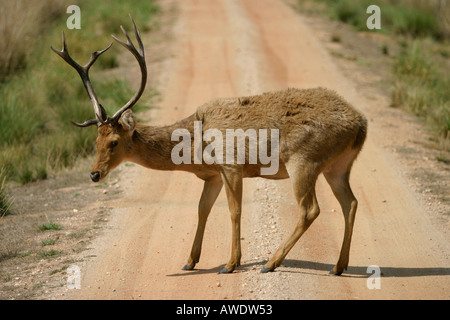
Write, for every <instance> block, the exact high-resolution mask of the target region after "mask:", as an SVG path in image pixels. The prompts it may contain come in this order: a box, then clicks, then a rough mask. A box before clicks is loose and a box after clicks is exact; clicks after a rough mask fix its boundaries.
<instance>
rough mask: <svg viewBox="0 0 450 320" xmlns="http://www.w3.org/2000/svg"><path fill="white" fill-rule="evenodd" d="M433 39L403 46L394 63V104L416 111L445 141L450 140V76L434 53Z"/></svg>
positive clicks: (443, 63) (416, 41) (442, 62)
mask: <svg viewBox="0 0 450 320" xmlns="http://www.w3.org/2000/svg"><path fill="white" fill-rule="evenodd" d="M432 47H433V44H432V43H430V40H414V41H410V42H408V43H405V44H404V45H403V48H402V50H401V52H400V53H399V54H398V55H397V57H396V59H395V64H394V70H393V71H394V76H395V80H394V86H393V89H392V106H394V107H401V108H404V109H408V110H410V111H412V112H413V113H414V114H415V115H417V116H418V117H419V118H421V119H422V120H423V121H424V122H425V123H426V124H428V125H429V127H431V128H433V130H434V131H436V133H437V134H438V135H439V136H441V137H442V138H443V139H445V140H447V141H448V140H449V139H450V134H449V133H450V90H449V88H450V75H449V73H448V69H447V68H448V66H447V68H446V67H445V61H441V60H440V59H437V57H436V56H435V55H434V54H433V53H431V52H430V48H432Z"/></svg>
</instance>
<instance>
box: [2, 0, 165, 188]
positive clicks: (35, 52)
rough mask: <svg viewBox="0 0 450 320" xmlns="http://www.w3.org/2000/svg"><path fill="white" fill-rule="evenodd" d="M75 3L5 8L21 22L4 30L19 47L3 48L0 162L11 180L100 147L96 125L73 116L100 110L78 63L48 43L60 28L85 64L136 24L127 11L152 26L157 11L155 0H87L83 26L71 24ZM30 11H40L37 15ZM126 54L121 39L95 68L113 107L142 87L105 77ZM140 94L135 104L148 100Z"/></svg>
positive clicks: (102, 95) (45, 171)
mask: <svg viewBox="0 0 450 320" xmlns="http://www.w3.org/2000/svg"><path fill="white" fill-rule="evenodd" d="M73 2H74V1H70V3H69V1H56V0H46V1H25V0H17V1H6V3H8V5H6V6H5V7H2V13H1V15H2V16H3V17H6V16H8V17H11V18H9V19H10V20H11V21H16V23H12V22H11V25H8V24H6V23H4V24H1V27H0V28H3V29H4V30H1V29H0V31H1V32H0V34H1V35H2V36H1V37H2V41H0V43H2V42H3V43H5V39H6V38H5V36H3V35H6V36H7V37H9V38H7V42H8V43H9V44H8V49H9V48H14V50H13V53H14V54H11V53H7V52H3V51H2V50H0V128H1V130H0V167H2V168H4V170H5V172H7V174H6V178H7V179H8V180H12V181H17V182H19V183H27V182H31V181H35V180H39V179H45V178H47V177H49V175H51V174H52V173H54V172H57V171H58V170H59V169H61V168H64V167H70V166H72V165H74V164H75V163H76V162H77V161H78V159H79V158H80V157H85V156H87V155H89V154H92V153H93V152H94V150H95V136H96V130H95V128H92V127H91V128H88V129H80V128H77V127H75V126H73V125H72V124H71V123H70V121H69V120H75V121H78V122H82V121H84V120H85V119H88V118H93V110H92V106H91V104H90V101H89V98H88V97H87V94H86V92H85V89H84V87H83V85H82V82H81V80H80V79H79V77H78V75H77V73H76V72H75V70H73V69H72V68H70V66H68V65H67V64H66V63H65V62H64V61H62V60H61V58H59V57H58V56H57V55H55V54H54V53H52V52H51V50H50V48H49V47H50V45H52V46H53V47H55V48H56V49H60V48H61V46H62V45H61V32H62V31H63V30H64V32H65V34H66V40H67V44H68V48H69V50H70V52H71V55H72V57H73V58H74V59H75V60H76V61H79V62H80V64H84V63H86V61H87V60H88V59H89V57H90V54H91V53H92V52H93V51H95V50H99V49H103V48H104V47H106V46H107V45H108V44H109V43H110V42H111V41H112V39H111V36H110V35H111V34H113V33H114V34H116V35H118V36H119V37H120V38H123V35H122V33H121V31H120V28H119V26H120V25H123V26H124V27H125V28H126V29H127V30H129V31H131V30H132V28H131V22H130V21H129V18H128V13H130V14H131V15H132V16H133V19H134V20H135V22H136V24H137V25H138V26H139V27H140V30H141V31H145V30H148V29H149V28H150V27H149V26H152V25H154V23H153V24H152V23H151V22H149V21H152V19H153V17H154V16H155V14H156V13H157V12H158V7H157V6H156V5H155V3H154V1H149V0H141V1H133V2H131V1H101V2H100V1H82V0H80V1H75V2H76V3H77V4H78V5H79V6H80V8H81V17H82V20H81V30H68V29H67V27H66V19H67V17H68V15H67V14H66V12H65V11H66V8H67V6H68V5H69V4H73ZM31 12H34V13H35V14H34V15H33V16H30V14H31ZM16 29H20V32H19V31H17V30H16ZM37 35H39V37H37ZM33 39H35V40H33ZM122 53H124V51H123V48H122V47H121V46H118V45H113V47H112V48H111V49H110V50H109V51H108V52H107V53H105V54H104V55H102V56H101V57H100V58H99V59H98V61H97V62H96V64H95V66H94V67H92V69H91V79H92V82H93V85H94V88H95V90H96V93H97V96H98V97H99V99H100V101H101V102H102V104H103V105H104V106H105V108H106V109H107V111H108V112H109V113H113V112H114V111H116V110H117V108H119V107H120V106H121V105H123V104H124V103H125V102H126V101H127V100H128V99H129V98H130V97H131V96H132V95H133V94H134V90H135V88H130V86H129V85H128V84H127V83H126V82H125V80H121V79H118V78H114V77H111V76H110V75H109V76H104V75H105V74H106V72H109V70H111V69H113V68H116V67H117V66H118V55H119V54H122ZM108 74H111V72H109V73H108ZM148 91H149V90H148ZM110 92H114V93H115V94H114V95H111V94H110ZM141 100H142V101H143V102H140V106H138V105H137V106H136V107H137V108H136V109H139V107H140V109H141V110H142V108H145V107H148V94H144V97H143V99H141ZM146 100H147V103H146V102H145V101H146Z"/></svg>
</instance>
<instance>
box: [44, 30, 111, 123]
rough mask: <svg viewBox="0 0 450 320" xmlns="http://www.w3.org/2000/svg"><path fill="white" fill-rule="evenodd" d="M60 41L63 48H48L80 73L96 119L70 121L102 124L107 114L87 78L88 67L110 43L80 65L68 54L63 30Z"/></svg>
mask: <svg viewBox="0 0 450 320" xmlns="http://www.w3.org/2000/svg"><path fill="white" fill-rule="evenodd" d="M62 41H63V49H62V50H61V51H58V50H56V49H55V48H53V47H50V48H51V49H52V50H53V51H54V52H55V53H56V54H57V55H59V56H60V57H61V58H63V59H64V60H65V61H66V62H67V63H68V64H70V65H71V66H72V67H73V68H74V69H75V70H77V71H78V74H79V75H80V77H81V80H82V81H83V84H84V87H85V88H86V91H87V93H88V95H89V98H90V99H91V102H92V105H93V106H94V112H95V117H96V118H97V119H91V120H86V121H85V122H84V123H82V124H80V123H76V122H73V121H72V123H73V124H75V125H77V126H79V127H87V126H90V125H93V124H97V123H100V124H104V123H105V121H106V120H107V115H106V112H105V109H103V107H102V106H101V105H100V103H99V102H98V98H97V96H96V95H95V92H94V88H93V87H92V84H91V81H90V79H89V68H90V67H91V66H92V65H93V64H94V62H95V61H96V60H97V58H98V57H99V56H100V55H101V54H102V53H104V52H105V51H106V50H108V49H109V48H111V46H112V43H111V44H110V45H109V46H108V47H106V48H105V49H103V50H101V51H95V52H93V53H92V55H91V59H90V60H89V62H88V63H87V64H86V65H84V66H81V65H79V64H78V63H77V62H75V60H73V59H72V57H71V56H70V55H69V51H68V50H67V44H66V37H65V35H64V32H63V33H62Z"/></svg>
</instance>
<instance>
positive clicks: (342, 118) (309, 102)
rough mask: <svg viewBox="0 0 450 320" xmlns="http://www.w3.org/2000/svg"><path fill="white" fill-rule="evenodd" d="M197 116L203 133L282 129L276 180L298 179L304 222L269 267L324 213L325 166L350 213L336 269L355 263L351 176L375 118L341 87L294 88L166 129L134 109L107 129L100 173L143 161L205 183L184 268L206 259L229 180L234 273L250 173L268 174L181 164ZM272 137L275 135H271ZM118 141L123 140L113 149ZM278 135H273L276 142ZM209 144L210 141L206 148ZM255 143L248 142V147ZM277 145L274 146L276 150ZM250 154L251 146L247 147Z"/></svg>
mask: <svg viewBox="0 0 450 320" xmlns="http://www.w3.org/2000/svg"><path fill="white" fill-rule="evenodd" d="M194 121H202V125H203V132H205V131H206V130H208V129H218V130H220V131H221V132H223V135H224V136H225V130H226V129H243V130H244V131H245V130H247V129H255V130H258V129H278V130H279V134H280V141H279V152H280V159H279V160H280V161H279V170H278V172H277V173H276V174H274V175H271V176H262V177H264V178H268V179H284V178H288V177H290V178H291V180H292V182H293V188H294V193H295V195H296V198H297V202H298V204H299V210H300V219H299V223H298V225H297V226H296V228H295V230H294V232H293V234H292V235H291V236H290V237H289V239H288V240H287V241H286V242H285V243H283V244H282V245H281V247H280V248H279V249H278V251H277V252H276V253H275V255H274V256H273V257H272V259H270V260H269V261H268V262H267V264H266V265H265V267H264V268H263V270H262V272H266V271H272V270H273V269H275V268H276V267H277V266H279V265H280V264H281V262H282V261H283V259H284V257H285V256H286V255H287V253H288V252H289V250H290V249H291V248H292V246H293V245H294V244H295V243H296V241H297V240H298V239H299V238H300V236H301V235H302V234H303V232H305V231H306V229H307V228H308V227H309V226H310V225H311V223H312V222H313V221H314V219H315V218H316V217H317V216H318V214H319V206H318V203H317V199H316V196H315V190H314V189H315V182H316V179H317V177H318V175H319V174H320V173H321V172H323V173H324V175H325V177H326V179H327V181H328V182H329V184H330V186H331V188H332V190H333V192H334V194H335V195H336V197H337V199H338V200H339V202H340V203H341V206H342V209H343V212H344V217H345V226H346V228H345V235H344V243H343V245H342V250H341V255H340V258H339V261H338V263H337V264H336V266H335V267H334V268H333V271H332V272H333V273H334V274H341V273H342V271H343V270H344V269H345V268H347V265H348V256H349V249H350V240H351V233H352V229H353V220H354V215H355V213H356V207H357V201H356V198H355V197H354V195H353V193H352V191H351V188H350V185H349V181H348V180H349V175H350V170H351V166H352V163H353V161H354V160H355V159H356V157H357V155H358V153H359V151H360V150H361V148H362V146H363V143H364V140H365V137H366V134H367V121H366V119H365V118H364V116H363V115H361V114H360V113H359V112H358V111H356V110H355V109H354V108H353V107H352V106H350V105H349V104H348V103H347V102H346V101H345V100H344V99H342V98H341V97H340V96H339V95H337V94H336V93H335V92H333V91H330V90H327V89H323V88H317V89H306V90H299V89H288V90H284V91H278V92H269V93H264V94H261V95H257V96H250V97H241V98H229V99H216V100H213V101H210V102H209V103H206V104H204V105H202V106H200V107H199V108H198V109H197V111H196V112H195V113H194V114H193V115H191V116H190V117H188V118H186V119H183V120H181V121H179V122H177V123H175V124H173V125H169V126H164V127H152V126H143V125H139V124H137V125H136V123H135V119H134V117H133V115H132V113H131V111H127V112H125V113H124V114H123V115H122V119H121V120H120V122H119V125H117V126H114V127H111V126H108V125H106V126H101V127H99V130H98V131H99V136H98V138H97V149H98V155H97V159H96V162H95V164H94V168H93V170H92V171H93V172H99V173H100V176H101V178H104V177H105V176H106V175H107V174H108V172H109V171H110V170H111V169H113V168H114V167H116V166H117V165H118V164H119V163H120V162H121V161H123V160H128V161H133V162H136V163H138V164H140V165H143V166H145V167H148V168H153V169H158V170H184V171H189V172H192V173H194V174H196V175H197V176H198V177H199V178H201V179H203V180H204V181H205V186H204V189H203V194H202V197H201V199H200V204H199V224H198V226H197V233H196V236H195V240H194V244H193V247H192V252H191V255H190V257H189V259H188V262H187V264H186V266H185V267H184V268H183V269H188V270H190V269H192V268H194V266H195V264H196V263H197V262H198V260H199V257H200V251H201V243H202V238H203V232H204V228H205V224H206V219H207V217H208V214H209V212H210V210H211V207H212V205H213V204H214V201H215V199H216V198H217V196H218V194H219V192H220V190H221V188H222V185H225V189H226V192H227V198H228V203H229V207H230V212H231V216H232V223H233V229H232V238H233V241H232V255H231V259H230V261H229V262H228V264H227V265H226V266H225V268H224V269H223V270H222V272H232V271H233V270H234V269H235V267H236V266H238V265H239V263H240V258H241V250H240V240H239V239H240V214H241V200H242V178H244V177H256V176H261V174H260V169H261V167H264V166H263V165H262V164H261V163H260V162H258V163H257V164H248V163H246V164H229V165H226V164H223V165H219V164H211V165H207V164H205V163H202V164H193V155H194V152H191V158H192V161H191V163H192V164H180V165H175V164H174V163H173V162H172V160H171V151H172V149H173V147H174V146H175V145H177V144H178V143H179V142H178V141H171V134H172V132H173V131H174V130H175V129H179V128H185V129H187V130H188V131H189V132H190V134H191V137H192V139H193V137H194V132H193V131H194ZM269 137H270V134H269ZM112 141H118V145H117V146H115V147H111V143H112ZM270 142H271V141H269V143H270ZM206 145H207V143H205V142H203V147H205V146H206ZM247 147H248V146H247ZM269 150H270V149H269ZM246 152H247V158H246V159H248V148H247V150H246Z"/></svg>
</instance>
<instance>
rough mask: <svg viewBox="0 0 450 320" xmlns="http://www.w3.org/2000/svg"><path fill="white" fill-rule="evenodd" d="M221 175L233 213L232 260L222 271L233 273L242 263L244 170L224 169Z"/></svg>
mask: <svg viewBox="0 0 450 320" xmlns="http://www.w3.org/2000/svg"><path fill="white" fill-rule="evenodd" d="M221 175H222V181H223V183H224V184H225V191H226V194H227V200H228V207H229V209H230V213H231V228H232V234H231V238H232V240H231V257H230V260H229V261H228V263H227V264H226V266H225V267H223V269H222V270H221V271H220V273H231V272H233V271H234V269H235V268H236V267H237V266H239V265H240V264H241V208H242V171H241V170H239V171H234V170H224V171H222V173H221Z"/></svg>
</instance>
